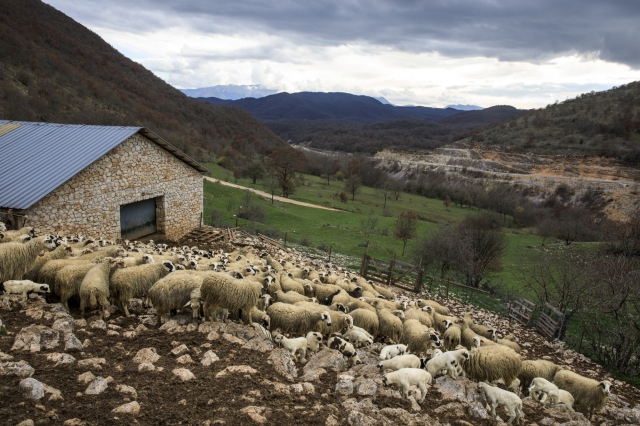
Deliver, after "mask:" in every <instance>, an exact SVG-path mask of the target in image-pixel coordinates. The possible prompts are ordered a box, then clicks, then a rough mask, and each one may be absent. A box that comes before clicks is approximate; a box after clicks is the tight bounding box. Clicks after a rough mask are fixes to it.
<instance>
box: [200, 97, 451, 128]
mask: <svg viewBox="0 0 640 426" xmlns="http://www.w3.org/2000/svg"><path fill="white" fill-rule="evenodd" d="M198 99H199V100H201V101H202V102H207V103H211V104H217V105H229V106H235V107H238V108H242V109H244V110H245V111H248V112H250V113H251V114H252V115H253V116H254V117H256V118H258V119H260V120H263V121H278V120H325V121H340V122H347V123H376V122H379V121H388V120H398V119H403V118H420V119H424V120H438V119H441V118H445V117H449V116H451V115H454V114H459V113H460V111H458V110H455V109H453V108H429V107H397V106H393V105H390V104H383V103H381V102H380V101H379V100H377V99H375V98H372V97H370V96H359V95H352V94H349V93H340V92H332V93H323V92H299V93H286V92H283V93H278V94H275V95H270V96H265V97H263V98H259V99H254V98H245V99H239V100H236V101H230V100H224V99H220V98H198Z"/></svg>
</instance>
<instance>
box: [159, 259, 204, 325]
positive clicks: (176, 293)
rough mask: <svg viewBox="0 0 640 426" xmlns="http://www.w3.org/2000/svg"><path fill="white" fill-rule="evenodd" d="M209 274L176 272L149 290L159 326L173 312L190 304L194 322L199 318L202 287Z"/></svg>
mask: <svg viewBox="0 0 640 426" xmlns="http://www.w3.org/2000/svg"><path fill="white" fill-rule="evenodd" d="M207 273H208V272H197V271H175V272H172V273H170V274H169V275H167V276H166V277H164V278H162V279H161V280H159V281H158V282H157V283H155V284H154V285H153V286H152V287H151V288H150V289H149V299H150V300H151V303H152V304H153V307H154V308H155V309H156V311H157V325H158V326H159V325H161V324H162V318H163V316H164V315H165V314H168V313H169V312H171V311H172V310H177V309H181V308H183V307H184V306H185V305H187V304H190V305H191V309H192V310H193V318H194V320H195V319H197V318H198V317H199V306H200V286H201V285H202V281H203V280H204V277H205V275H206V274H207Z"/></svg>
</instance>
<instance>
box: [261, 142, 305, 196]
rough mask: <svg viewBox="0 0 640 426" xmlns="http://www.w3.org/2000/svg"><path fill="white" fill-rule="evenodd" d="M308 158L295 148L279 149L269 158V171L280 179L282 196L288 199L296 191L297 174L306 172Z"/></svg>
mask: <svg viewBox="0 0 640 426" xmlns="http://www.w3.org/2000/svg"><path fill="white" fill-rule="evenodd" d="M306 162H307V158H306V157H305V156H304V154H303V153H302V152H301V151H298V150H297V149H294V148H289V147H286V148H278V149H275V150H273V152H272V153H271V154H270V155H269V156H268V157H267V169H269V170H270V171H272V172H273V173H275V175H276V176H277V178H278V183H279V185H280V189H281V190H282V196H283V197H288V196H289V195H291V194H293V192H294V191H295V189H296V178H297V175H296V173H298V172H301V171H302V170H304V168H305V166H306Z"/></svg>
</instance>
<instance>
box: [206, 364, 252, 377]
mask: <svg viewBox="0 0 640 426" xmlns="http://www.w3.org/2000/svg"><path fill="white" fill-rule="evenodd" d="M257 372H258V371H257V370H255V369H253V368H251V367H249V366H248V365H230V366H228V367H227V368H225V369H224V370H222V371H220V372H218V374H216V378H219V377H224V376H227V375H229V374H232V373H241V374H256V373H257Z"/></svg>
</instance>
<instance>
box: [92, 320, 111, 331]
mask: <svg viewBox="0 0 640 426" xmlns="http://www.w3.org/2000/svg"><path fill="white" fill-rule="evenodd" d="M89 327H91V328H96V329H98V330H106V329H107V323H106V322H104V320H101V319H99V320H97V321H93V322H90V323H89Z"/></svg>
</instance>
